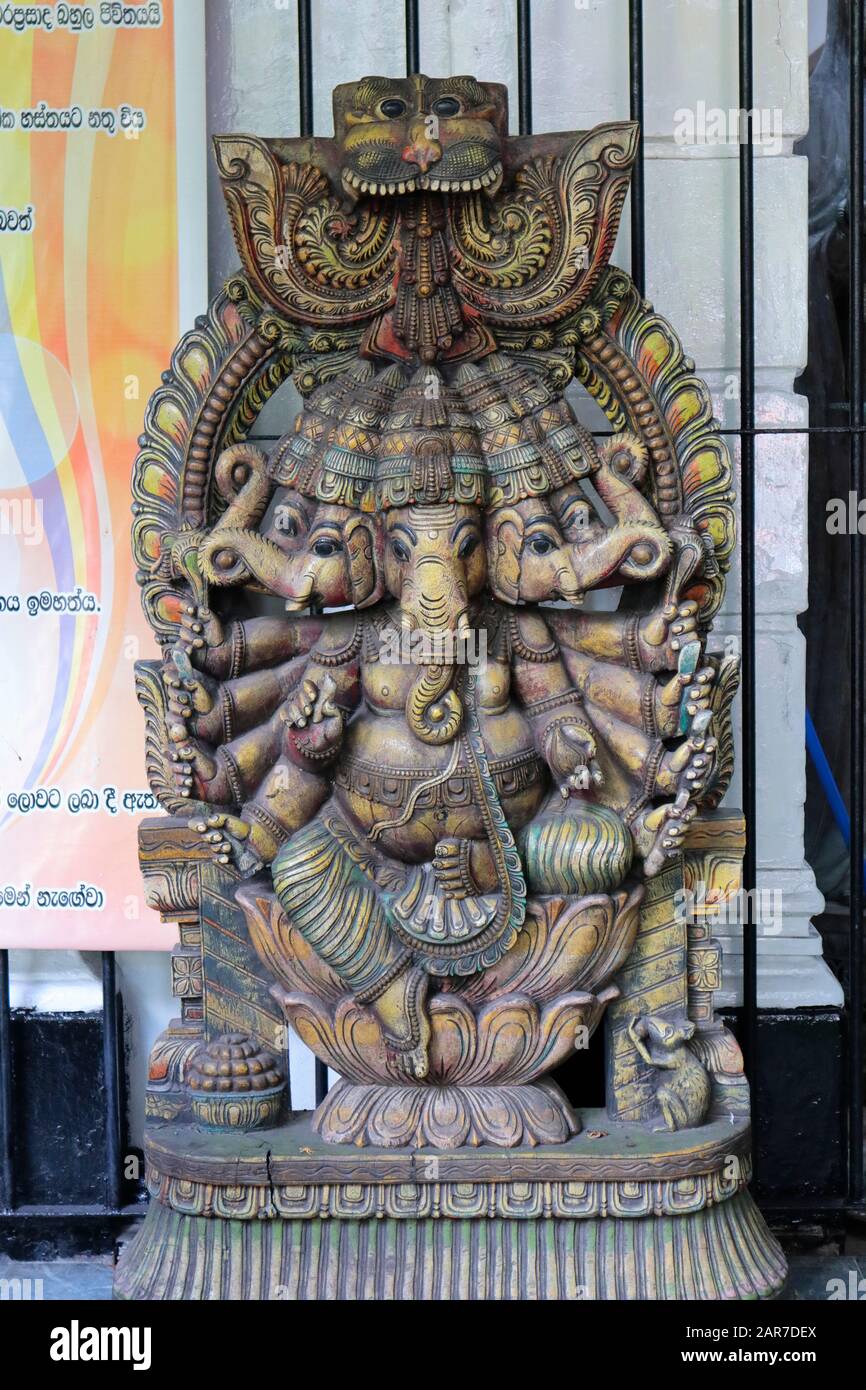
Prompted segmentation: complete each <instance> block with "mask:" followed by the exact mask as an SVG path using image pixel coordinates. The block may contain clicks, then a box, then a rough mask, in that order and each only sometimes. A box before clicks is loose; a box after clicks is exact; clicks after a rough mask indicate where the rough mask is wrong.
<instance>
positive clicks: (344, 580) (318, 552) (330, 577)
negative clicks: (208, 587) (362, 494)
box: [199, 492, 382, 613]
mask: <svg viewBox="0 0 866 1390" xmlns="http://www.w3.org/2000/svg"><path fill="white" fill-rule="evenodd" d="M199 556H200V560H201V566H202V570H203V572H204V574H205V576H206V578H207V579H208V580H209V582H210V583H211V584H215V585H229V584H249V583H258V584H259V585H260V586H261V587H263V588H264V589H266V590H267V592H268V593H271V594H277V595H279V597H280V598H283V599H285V601H286V608H287V610H288V611H289V612H290V613H296V612H302V611H303V610H304V609H307V608H309V607H311V606H312V605H317V606H318V607H321V608H343V607H345V606H347V605H349V604H353V605H355V606H356V607H363V606H366V605H369V604H371V603H376V602H377V601H378V600H379V599H380V598H381V596H382V582H381V575H382V571H381V538H380V527H379V524H378V520H377V518H375V517H372V516H369V515H367V514H366V513H362V512H356V511H353V510H352V509H351V508H350V507H341V506H336V505H333V504H330V503H315V502H310V501H309V499H308V498H306V497H302V496H301V495H300V494H298V493H288V492H287V493H286V494H284V495H283V496H282V497H281V498H280V499H279V501H278V502H277V505H276V506H275V507H274V509H273V515H272V518H271V521H270V523H269V524H268V526H267V527H266V529H265V530H264V532H261V531H258V530H253V529H251V528H247V527H237V526H234V527H233V526H218V527H217V528H216V529H215V530H214V531H212V532H211V534H210V536H208V538H207V540H206V541H204V542H203V543H202V546H201V549H200V552H199Z"/></svg>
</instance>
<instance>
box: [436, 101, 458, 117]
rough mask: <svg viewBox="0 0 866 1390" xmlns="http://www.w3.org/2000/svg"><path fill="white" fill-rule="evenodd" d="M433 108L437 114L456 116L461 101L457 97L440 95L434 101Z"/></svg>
mask: <svg viewBox="0 0 866 1390" xmlns="http://www.w3.org/2000/svg"><path fill="white" fill-rule="evenodd" d="M432 110H433V112H434V114H435V115H437V116H456V115H457V114H458V113H459V111H460V102H459V101H458V100H457V98H456V97H440V98H439V100H438V101H434V103H433V107H432Z"/></svg>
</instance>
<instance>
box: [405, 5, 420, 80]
mask: <svg viewBox="0 0 866 1390" xmlns="http://www.w3.org/2000/svg"><path fill="white" fill-rule="evenodd" d="M420 71H421V31H420V27H419V23H418V0H406V76H407V77H411V76H412V74H413V73H416V72H420Z"/></svg>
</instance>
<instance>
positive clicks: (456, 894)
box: [433, 837, 478, 898]
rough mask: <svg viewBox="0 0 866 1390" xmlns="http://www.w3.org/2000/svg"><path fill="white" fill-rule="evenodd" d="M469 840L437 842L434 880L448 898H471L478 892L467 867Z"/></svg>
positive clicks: (448, 839)
mask: <svg viewBox="0 0 866 1390" xmlns="http://www.w3.org/2000/svg"><path fill="white" fill-rule="evenodd" d="M471 848H472V842H471V840H458V839H452V838H450V837H449V838H447V839H444V840H439V841H438V843H437V845H436V855H435V858H434V860H433V872H434V873H435V875H436V880H437V882H438V883H439V884H441V886H442V889H443V891H444V892H445V894H446V896H447V897H449V898H472V897H475V895H476V894H477V892H478V889H477V887H476V884H475V880H474V878H473V877H472V870H471V868H470V865H469V854H470V850H471Z"/></svg>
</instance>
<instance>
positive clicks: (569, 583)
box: [485, 497, 582, 603]
mask: <svg viewBox="0 0 866 1390" xmlns="http://www.w3.org/2000/svg"><path fill="white" fill-rule="evenodd" d="M485 532H486V541H487V565H488V570H489V574H490V587H491V589H492V590H493V593H494V594H495V595H496V597H497V598H498V599H501V600H502V601H503V603H542V602H544V601H545V600H547V599H565V600H566V601H567V602H572V603H577V602H579V601H580V598H581V597H582V593H581V588H580V585H579V583H578V580H577V575H576V574H575V570H574V564H573V561H572V557H571V550H570V547H569V545H568V543H567V541H566V539H565V537H564V535H563V533H562V529H561V527H560V524H559V521H558V519H557V517H556V514H555V512H554V511H553V509H552V508H551V507H550V505H549V503H548V502H547V501H546V500H545V499H544V498H543V497H531V498H527V499H526V500H525V501H523V502H518V503H516V505H513V506H507V507H499V508H497V509H496V510H495V511H493V512H490V513H489V515H488V517H487V520H486V525H485Z"/></svg>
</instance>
